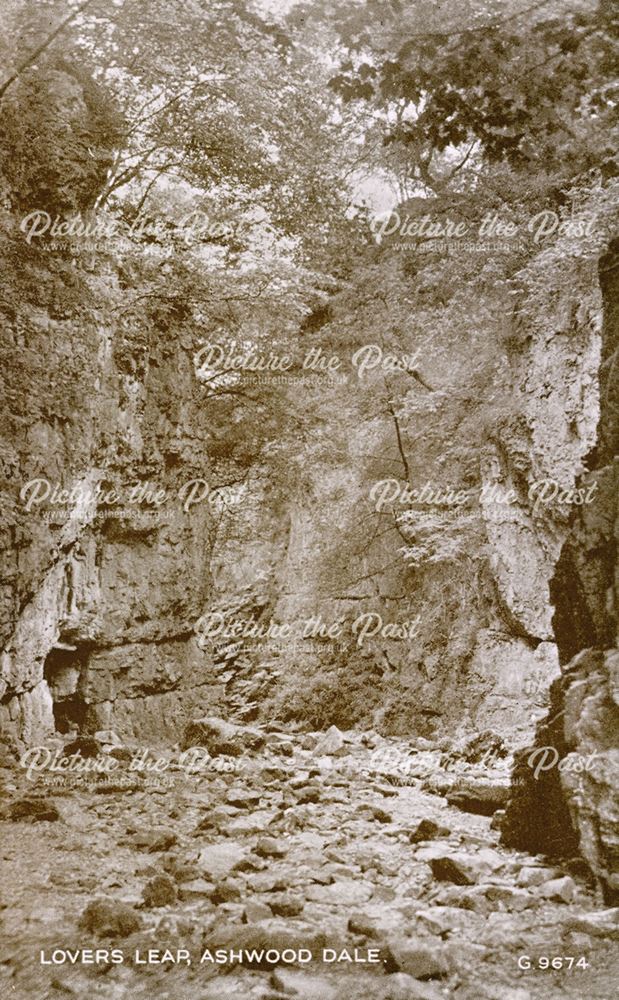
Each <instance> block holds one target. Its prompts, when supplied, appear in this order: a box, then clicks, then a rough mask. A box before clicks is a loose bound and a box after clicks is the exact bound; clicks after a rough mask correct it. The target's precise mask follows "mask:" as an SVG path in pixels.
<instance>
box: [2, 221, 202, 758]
mask: <svg viewBox="0 0 619 1000" xmlns="http://www.w3.org/2000/svg"><path fill="white" fill-rule="evenodd" d="M4 223H5V226H6V230H7V231H8V232H11V230H13V231H14V229H15V228H16V220H15V219H7V218H6V217H5V219H4ZM18 240H19V237H17V238H15V237H13V235H12V233H11V237H10V238H9V239H8V240H7V241H6V243H5V245H4V248H3V249H4V254H3V268H4V269H5V273H6V272H8V273H9V274H10V279H9V281H10V284H9V286H8V288H7V289H6V292H7V294H6V296H5V300H4V310H3V311H4V317H3V329H2V337H3V344H4V346H3V358H4V364H3V370H2V380H3V383H4V389H5V395H4V398H5V408H4V413H3V441H4V444H3V451H2V480H3V482H2V496H3V524H2V534H3V539H2V542H3V544H2V549H3V571H2V612H3V614H2V637H3V645H4V651H3V654H2V700H1V707H0V717H1V721H2V727H3V729H4V730H6V731H8V733H9V734H11V735H15V736H17V737H19V738H20V739H21V740H23V741H25V742H33V741H36V740H38V739H40V738H41V737H42V736H44V735H46V734H48V733H49V732H50V731H53V730H54V728H55V726H57V727H58V728H59V729H60V730H61V731H65V732H67V731H71V729H73V728H76V727H79V728H86V729H88V730H90V731H93V730H96V729H100V728H105V727H109V726H111V725H113V726H115V727H116V728H117V729H119V731H120V730H122V731H124V732H127V733H130V732H141V733H144V734H152V735H157V736H158V737H160V738H165V737H166V736H168V735H171V734H172V733H173V732H174V730H175V727H176V726H177V725H180V723H181V721H182V719H180V718H179V714H180V715H182V716H183V718H184V715H185V713H186V712H187V711H189V710H190V709H191V708H194V707H196V706H197V705H200V707H203V705H204V704H205V702H209V701H211V700H212V699H216V697H217V686H216V685H215V684H209V670H208V662H207V660H206V658H205V655H204V653H203V652H202V651H201V650H200V649H199V648H198V647H197V645H196V644H195V637H194V635H193V631H192V629H193V624H194V622H195V620H196V619H197V617H198V616H199V614H200V612H201V610H202V608H203V606H204V603H205V601H206V599H207V597H208V593H209V588H210V582H209V579H210V578H209V559H210V553H211V543H212V521H213V512H212V509H211V508H210V507H209V504H208V503H207V502H204V503H195V504H189V505H187V504H186V503H185V502H184V501H185V500H186V498H187V493H186V492H185V493H183V486H184V484H186V483H188V482H189V481H190V480H192V479H195V478H199V477H204V476H205V473H207V459H206V437H207V427H206V421H205V417H204V413H203V409H202V407H201V405H200V399H199V395H198V392H197V388H196V385H195V379H194V375H193V365H192V361H191V357H192V352H191V344H190V343H189V342H188V340H187V338H184V337H183V335H182V333H179V332H178V330H176V329H174V328H173V325H172V324H170V323H169V319H168V320H166V322H165V323H159V324H158V322H157V319H156V317H154V316H153V315H152V313H150V314H149V313H148V311H147V310H146V309H144V311H143V313H142V315H141V317H140V318H139V320H138V322H137V323H135V322H134V323H132V324H123V322H122V318H121V317H122V313H123V308H124V307H126V303H127V298H128V296H129V295H130V294H131V292H130V291H129V290H128V289H127V288H123V285H122V281H121V280H120V279H119V275H118V274H117V273H115V272H114V270H113V268H111V267H110V268H109V270H107V269H106V265H105V262H101V261H100V260H99V261H98V262H97V266H96V268H95V267H94V266H93V267H91V268H89V267H88V266H85V265H84V260H83V258H81V259H80V260H79V261H77V260H73V261H72V260H71V258H70V256H68V255H67V254H63V253H60V254H54V253H47V254H46V253H45V252H43V251H42V250H39V249H35V248H32V249H31V250H28V248H27V247H25V246H24V242H23V237H22V239H21V242H18ZM29 484H30V485H29ZM186 489H187V487H186ZM62 491H64V492H62ZM179 494H180V495H179Z"/></svg>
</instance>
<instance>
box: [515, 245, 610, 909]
mask: <svg viewBox="0 0 619 1000" xmlns="http://www.w3.org/2000/svg"><path fill="white" fill-rule="evenodd" d="M618 252H619V244H618V243H617V241H614V242H613V243H612V244H611V246H610V248H609V251H608V252H607V253H606V254H605V255H604V256H603V257H602V258H601V260H600V269H599V278H600V286H601V289H602V293H603V297H604V322H603V327H602V334H603V340H602V353H601V363H600V402H601V408H600V422H599V428H598V435H597V442H596V445H595V447H594V448H593V449H592V450H591V452H590V454H589V456H588V460H587V465H588V471H586V472H585V473H584V474H583V476H582V477H581V479H580V483H579V485H580V486H582V487H584V488H590V487H594V500H593V502H592V503H591V504H590V505H583V506H582V507H581V508H580V509H579V510H578V511H577V512H576V513H575V515H574V517H573V519H572V524H571V528H570V533H569V536H568V538H567V539H566V540H565V542H564V544H563V546H562V550H561V555H560V558H559V559H558V561H557V567H556V572H555V574H554V576H553V579H552V584H551V592H552V601H553V605H554V617H553V625H554V631H555V635H556V639H557V645H558V649H559V655H560V659H561V669H562V676H561V678H560V680H558V681H557V682H556V683H555V685H554V686H553V692H552V706H551V710H550V712H549V714H548V715H547V716H546V717H545V718H544V719H543V720H542V722H541V723H540V725H539V727H538V730H537V735H536V740H535V753H536V757H535V763H536V766H535V767H534V768H531V767H530V766H529V764H528V762H529V761H530V759H531V751H530V750H527V751H525V752H524V753H523V754H521V755H520V759H519V761H518V764H517V766H516V770H515V774H514V794H513V798H512V802H511V805H510V808H509V810H508V813H507V817H506V822H505V827H504V833H503V839H504V840H505V842H506V843H508V844H511V845H513V846H516V847H520V848H522V849H525V850H529V851H538V852H545V853H549V854H557V853H561V854H563V853H566V852H568V853H569V851H570V850H571V851H574V852H575V851H576V850H580V852H581V853H582V855H583V856H584V858H585V860H586V862H587V864H588V865H589V867H590V868H591V870H592V871H593V873H594V874H595V876H596V877H597V880H598V883H599V885H600V887H601V890H602V892H603V894H604V897H605V900H606V901H607V902H609V903H611V902H612V903H616V902H617V899H618V898H619V883H618V882H617V875H616V871H617V868H618V867H619V839H618V835H617V831H618V830H619V822H618V821H619V800H618V797H617V786H618V777H619V744H618V739H619V698H618V694H617V677H618V670H619V652H618V650H617V582H618V578H617V572H618V567H617V538H618V537H619V510H618V506H617V504H618V497H619V462H618V455H619V406H618V400H619V388H618V386H619V383H618V380H617V358H618V349H619V322H618V320H619V314H618V302H619V294H618V292H619V278H618V272H617V260H618Z"/></svg>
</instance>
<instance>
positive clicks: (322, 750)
mask: <svg viewBox="0 0 619 1000" xmlns="http://www.w3.org/2000/svg"><path fill="white" fill-rule="evenodd" d="M343 750H344V736H343V735H342V733H341V732H340V730H339V729H338V728H337V726H331V727H330V728H329V729H327V731H326V733H323V734H322V736H320V737H319V739H318V742H317V743H316V746H315V747H314V754H315V756H316V757H322V756H325V755H327V754H329V755H333V754H336V753H338V752H340V751H343Z"/></svg>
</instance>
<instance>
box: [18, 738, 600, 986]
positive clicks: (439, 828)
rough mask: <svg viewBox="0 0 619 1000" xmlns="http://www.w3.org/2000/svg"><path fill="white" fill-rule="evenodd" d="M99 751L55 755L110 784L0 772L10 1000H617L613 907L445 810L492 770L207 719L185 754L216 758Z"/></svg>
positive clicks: (476, 799) (414, 746) (416, 751)
mask: <svg viewBox="0 0 619 1000" xmlns="http://www.w3.org/2000/svg"><path fill="white" fill-rule="evenodd" d="M109 740H110V742H109V744H108V745H103V746H102V745H101V744H99V743H97V742H95V741H93V740H88V739H85V738H82V739H80V740H78V741H77V744H75V745H74V746H67V747H65V748H64V749H63V751H62V752H63V753H64V754H65V756H67V755H69V754H70V753H76V752H77V750H78V749H79V750H80V758H77V759H82V758H83V760H85V761H90V762H91V766H92V767H93V768H94V762H95V761H99V762H100V761H101V760H102V759H103V758H104V757H106V758H107V759H108V760H110V761H114V764H113V765H111V770H110V772H109V773H108V774H107V775H104V774H103V773H101V772H99V773H97V772H95V771H94V770H91V771H90V772H84V773H83V774H82V775H81V776H78V775H77V773H76V772H68V771H65V773H64V774H63V773H61V772H59V771H57V772H52V771H51V770H50V766H49V765H48V766H46V767H45V768H43V767H41V769H40V770H38V771H34V769H33V770H32V771H31V776H30V778H29V777H28V774H27V773H26V770H25V769H24V768H23V767H19V766H15V764H14V762H12V761H11V760H10V759H5V761H4V763H5V765H6V766H5V767H4V768H3V770H2V779H3V788H4V796H3V798H4V803H5V805H4V820H3V822H2V837H3V851H2V858H3V878H2V882H3V900H2V902H3V923H4V929H3V941H4V945H3V953H2V964H1V966H0V968H1V978H2V987H1V988H2V996H6V997H14V998H15V1000H51V998H54V1000H56V998H58V1000H60V998H63V1000H65V998H66V1000H69V998H71V997H76V998H80V1000H82V998H84V997H90V998H105V1000H117V998H118V1000H120V998H131V1000H147V998H148V1000H150V998H157V1000H249V998H256V1000H284V998H288V997H297V998H299V1000H416V998H419V1000H439V998H443V997H459V998H465V1000H469V998H470V1000H478V998H486V1000H546V998H548V1000H550V998H553V1000H554V998H557V1000H558V998H563V997H568V998H569V997H573V998H579V1000H580V998H582V997H583V996H587V997H588V998H591V1000H607V998H608V1000H610V993H609V991H608V990H609V987H608V984H609V983H610V982H612V981H613V974H612V963H613V962H615V963H616V962H617V946H616V939H617V937H619V924H617V922H616V920H617V915H618V914H617V911H612V912H610V911H605V912H602V910H601V907H600V902H599V900H597V899H596V898H595V895H594V891H593V889H592V888H591V887H590V886H588V885H587V884H586V883H584V882H583V881H581V878H580V876H579V875H578V873H577V868H576V866H569V865H568V867H567V868H557V867H555V866H554V865H553V864H550V863H548V862H547V861H545V860H544V859H543V858H541V857H534V858H533V857H529V856H525V855H522V854H518V853H517V852H514V851H509V850H506V849H504V848H502V847H500V846H499V844H498V839H499V835H498V832H497V830H496V829H493V826H495V825H496V824H495V823H493V821H492V818H491V817H490V816H484V815H477V814H475V813H471V812H469V811H464V810H463V809H461V808H456V807H455V806H454V805H451V804H450V803H449V802H448V801H447V798H446V797H445V794H444V793H445V792H446V791H448V790H449V789H450V788H451V789H452V791H453V790H454V787H455V789H456V791H457V790H458V789H459V796H460V798H459V800H458V796H456V798H454V797H453V796H452V797H451V801H452V802H454V801H460V804H461V805H462V804H466V805H467V808H481V809H483V804H482V805H481V806H480V805H479V803H480V801H482V802H483V800H484V798H490V799H492V797H493V796H496V795H497V794H500V791H501V787H502V786H503V785H504V784H505V782H506V780H507V773H508V772H507V770H506V769H505V768H502V769H499V770H496V771H495V772H494V773H491V772H489V770H488V768H487V767H484V766H483V765H477V766H475V765H471V766H469V765H465V764H462V763H458V762H456V764H455V766H451V767H447V768H446V767H445V763H446V756H445V754H444V753H441V752H440V751H439V750H437V749H435V748H434V747H432V745H430V744H427V743H426V741H417V742H415V741H404V740H396V739H383V738H381V737H379V736H377V735H376V734H373V733H369V734H368V733H364V734H361V733H346V734H344V735H343V737H342V735H341V734H339V733H337V731H333V730H332V731H329V733H327V734H309V735H308V734H306V735H303V736H300V735H295V734H289V733H280V732H268V731H265V730H256V729H248V728H245V727H234V726H231V725H230V724H227V723H219V722H217V721H213V722H207V723H205V725H204V726H202V727H200V725H198V726H196V727H194V729H193V731H191V727H190V731H189V732H188V734H187V740H186V744H185V745H186V746H195V745H202V746H206V745H208V747H209V750H210V751H211V756H210V758H209V759H208V760H207V757H206V754H205V753H204V752H202V751H195V752H192V751H185V755H184V756H183V750H182V749H179V748H175V749H173V750H168V751H165V752H164V751H163V750H162V751H159V750H157V751H154V750H151V751H150V755H149V758H148V759H149V761H150V764H151V766H152V765H154V762H155V761H157V760H158V761H159V764H158V765H157V766H156V768H155V767H153V769H152V770H147V769H145V768H143V769H139V768H138V767H137V764H138V762H140V763H142V764H144V763H145V759H144V758H143V757H142V756H141V755H142V753H143V751H142V749H141V748H139V747H137V746H127V745H122V744H120V743H118V745H116V741H115V740H114V739H113V736H112V734H110V736H109ZM50 748H51V744H50ZM60 748H62V744H61V743H60V744H59V747H58V749H60ZM89 755H93V756H89ZM50 758H51V754H50ZM52 759H53V758H52ZM74 759H75V758H74ZM30 760H31V762H32V761H34V762H36V763H37V766H40V765H42V763H46V762H47V758H45V757H44V756H40V757H39V758H35V757H34V755H33V756H32V757H31V758H30ZM82 766H83V767H86V765H82ZM462 789H464V790H465V791H464V792H463V791H462ZM475 789H477V792H475ZM471 790H473V791H471ZM441 793H442V794H441ZM464 799H466V802H465V801H464ZM24 886H27V887H28V892H27V893H26V892H24ZM88 949H91V950H92V951H89V950H88ZM97 949H98V953H95V951H96V950H97ZM166 949H167V951H166ZM252 949H254V950H255V954H254V956H253V959H252V958H251V956H248V955H247V952H248V951H251V950H252ZM69 951H71V952H72V954H71V955H69ZM76 951H79V954H78V955H77V956H76V955H75V952H76ZM261 953H262V954H261ZM310 953H311V959H310V960H308V955H310ZM222 957H223V959H224V961H222V960H221V959H222ZM554 957H557V958H558V957H561V958H563V959H564V961H563V963H562V968H560V969H558V968H555V969H552V968H550V969H545V968H542V967H541V966H544V964H545V961H544V960H545V959H548V960H551V959H552V958H554ZM239 958H241V961H239ZM570 958H571V959H573V960H574V961H573V962H572V963H571V965H572V967H571V968H569V967H568V966H569V965H570V963H569V961H568V960H569V959H570ZM42 959H43V961H42ZM519 959H520V965H521V966H522V965H526V964H527V961H529V962H530V965H531V968H530V969H524V968H519ZM72 960H75V964H72ZM555 964H557V963H555ZM614 978H615V979H616V975H615V977H614Z"/></svg>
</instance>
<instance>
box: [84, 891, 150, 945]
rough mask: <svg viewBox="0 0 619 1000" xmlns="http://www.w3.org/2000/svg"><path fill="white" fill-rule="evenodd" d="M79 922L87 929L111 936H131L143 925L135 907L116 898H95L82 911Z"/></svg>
mask: <svg viewBox="0 0 619 1000" xmlns="http://www.w3.org/2000/svg"><path fill="white" fill-rule="evenodd" d="M79 923H80V927H82V928H83V929H84V930H85V931H87V932H89V933H91V934H97V935H98V936H99V937H109V938H125V937H129V935H130V934H134V933H135V931H138V930H140V928H141V926H142V921H141V919H140V917H139V915H138V914H137V913H136V912H135V910H134V909H133V907H131V906H127V904H126V903H120V902H117V901H116V900H114V899H94V900H93V901H92V902H91V903H89V904H88V906H87V907H86V909H85V910H84V912H83V913H82V915H81V917H80V921H79Z"/></svg>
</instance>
